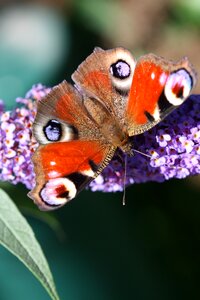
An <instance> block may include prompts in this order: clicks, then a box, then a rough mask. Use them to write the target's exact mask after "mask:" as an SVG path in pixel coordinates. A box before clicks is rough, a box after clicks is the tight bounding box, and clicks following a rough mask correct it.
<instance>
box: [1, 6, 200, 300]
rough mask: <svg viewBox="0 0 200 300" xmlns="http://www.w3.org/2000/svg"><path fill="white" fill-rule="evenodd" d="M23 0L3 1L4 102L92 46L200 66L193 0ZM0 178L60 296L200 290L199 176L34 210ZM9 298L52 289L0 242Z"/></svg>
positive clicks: (63, 71) (148, 295) (56, 78)
mask: <svg viewBox="0 0 200 300" xmlns="http://www.w3.org/2000/svg"><path fill="white" fill-rule="evenodd" d="M26 3H30V6H27V4H25V1H20V4H19V1H9V5H8V3H1V4H0V40H1V43H0V98H2V99H4V100H5V102H6V106H7V108H10V109H12V108H13V107H15V101H14V100H15V98H16V97H18V96H24V95H25V93H26V92H27V90H29V89H30V88H31V86H32V84H34V83H38V82H41V83H43V84H46V85H48V86H53V85H55V84H57V83H59V82H60V81H62V80H63V79H64V78H66V79H67V80H69V81H70V80H71V79H70V75H71V73H72V72H73V71H74V70H75V69H76V68H77V66H78V64H79V63H81V61H83V60H84V59H85V58H86V57H87V56H88V55H89V54H90V53H91V52H92V50H93V48H94V47H95V46H101V47H102V48H105V49H108V48H112V47H117V46H124V47H127V48H129V49H130V50H131V51H132V52H133V53H135V55H136V56H139V55H141V54H143V53H148V52H154V53H156V54H158V55H163V56H165V57H167V58H171V59H178V58H180V57H182V56H184V55H188V56H189V57H190V60H191V61H192V62H193V63H194V64H195V67H196V69H197V70H199V67H200V60H199V53H200V42H199V36H200V21H199V20H200V3H199V2H198V1H195V0H190V1H189V2H188V1H186V0H177V1H172V2H170V3H169V1H164V0H162V1H161V0H159V1H157V0H152V1H151V3H150V2H149V1H133V0H130V1H123V0H118V1H114V0H113V1H112V0H109V1H107V0H104V1H100V0H95V1H92V0H83V1H78V0H76V1H73V0H72V1H62V0H60V1H56V3H55V1H48V0H46V1H26ZM20 22H22V27H19V24H21V23H20ZM36 24H37V26H36ZM22 29H23V30H22ZM198 91H199V85H198V86H197V88H196V92H198ZM1 185H2V187H3V188H4V189H5V190H6V191H7V192H8V193H9V194H10V196H11V197H12V199H13V200H14V201H15V202H16V204H17V205H18V207H19V209H20V210H21V211H22V213H23V214H24V215H25V217H26V218H27V220H28V222H29V223H30V225H31V227H32V228H33V230H34V232H35V234H36V236H37V238H38V240H39V242H40V244H41V246H42V249H43V251H44V253H45V255H46V257H47V260H48V262H49V265H50V268H51V270H52V273H53V276H54V279H55V283H56V286H57V290H58V293H59V295H60V298H61V300H64V299H70V300H88V299H94V300H113V299H114V300H118V299H119V300H121V299H135V300H146V299H148V300H151V299H152V300H157V299H159V300H160V299H161V300H165V299H166V300H173V299H176V300H177V299H178V300H179V299H180V300H182V299H193V300H195V299H199V297H200V285H199V278H200V271H199V270H200V254H199V253H200V234H199V232H200V218H199V215H200V196H199V186H200V180H199V178H198V177H195V178H189V179H186V180H170V181H168V182H165V183H162V184H159V183H147V184H140V185H134V186H132V187H129V188H127V191H126V205H125V206H123V205H122V198H123V194H122V193H115V194H105V193H98V192H95V193H92V192H90V191H83V192H82V193H81V194H80V195H79V196H78V197H77V198H76V199H75V200H73V201H71V202H70V203H69V204H67V205H66V206H65V207H64V208H62V209H60V210H58V211H56V212H54V213H44V212H39V211H38V209H37V208H36V207H35V206H34V205H33V203H32V202H31V201H30V199H29V198H27V196H26V194H27V192H28V191H27V190H26V189H25V188H24V187H23V186H21V185H17V186H12V185H11V184H1ZM55 222H57V223H55ZM55 224H56V225H55ZM14 299H21V300H23V299H29V300H32V299H34V300H35V299H37V300H46V299H49V297H48V295H47V294H46V292H45V290H44V289H43V287H42V286H41V285H40V283H38V281H37V280H36V279H35V278H34V277H33V275H32V274H31V273H30V272H29V271H28V270H27V269H26V268H25V267H24V266H23V265H22V263H21V262H19V261H18V260H17V259H16V258H15V257H14V256H12V255H11V254H10V253H9V252H8V251H7V250H5V249H4V248H2V247H0V300H14Z"/></svg>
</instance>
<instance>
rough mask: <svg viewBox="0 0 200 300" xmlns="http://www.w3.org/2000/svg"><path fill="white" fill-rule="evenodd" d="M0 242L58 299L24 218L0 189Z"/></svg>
mask: <svg viewBox="0 0 200 300" xmlns="http://www.w3.org/2000/svg"><path fill="white" fill-rule="evenodd" d="M0 243H1V244H2V245H3V246H4V247H6V248H7V249H8V250H9V251H10V252H11V253H13V254H14V255H15V256H17V257H18V258H19V259H20V260H21V261H22V262H23V263H24V264H25V266H26V267H27V268H28V269H29V270H30V271H31V272H32V273H33V274H34V275H35V277H36V278H37V279H38V280H39V281H40V282H41V284H42V285H43V286H44V288H45V289H46V290H47V292H48V293H49V295H50V297H51V298H52V299H53V300H59V297H58V295H57V292H56V288H55V285H54V281H53V277H52V274H51V271H50V269H49V266H48V263H47V261H46V258H45V257H44V254H43V252H42V249H41V247H40V245H39V244H38V242H37V240H36V238H35V235H34V233H33V231H32V229H31V227H30V226H29V224H28V223H27V221H26V219H25V218H24V217H23V216H22V214H21V213H20V212H19V210H18V209H17V207H16V205H15V204H14V203H13V202H12V200H11V199H10V198H9V196H8V195H7V194H6V193H5V192H4V191H3V190H2V189H0Z"/></svg>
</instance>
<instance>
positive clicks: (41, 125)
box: [29, 48, 196, 210]
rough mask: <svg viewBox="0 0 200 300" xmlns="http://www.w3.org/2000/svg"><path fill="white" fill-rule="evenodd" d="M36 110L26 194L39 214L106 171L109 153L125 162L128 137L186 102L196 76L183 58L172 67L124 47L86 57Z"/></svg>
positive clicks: (74, 194)
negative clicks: (121, 154)
mask: <svg viewBox="0 0 200 300" xmlns="http://www.w3.org/2000/svg"><path fill="white" fill-rule="evenodd" d="M72 80H73V81H74V83H75V84H74V85H71V84H70V83H68V82H66V81H63V82H62V83H60V84H58V85H57V86H55V87H54V88H53V89H52V90H51V92H50V93H49V94H48V95H47V96H45V97H44V98H43V99H42V100H41V101H40V102H39V103H38V107H37V113H36V117H35V121H34V124H33V134H34V136H35V138H36V140H37V141H38V143H39V147H38V148H37V150H36V152H35V153H34V155H33V158H32V161H33V164H34V171H35V175H36V185H35V187H34V188H33V189H32V191H31V192H29V197H30V198H32V199H33V200H34V202H35V203H36V204H37V205H38V207H39V208H40V209H41V210H53V209H57V208H59V207H61V206H63V205H64V204H65V203H67V202H68V201H70V200H72V199H73V198H74V197H75V196H76V195H77V194H78V193H79V192H80V191H81V190H82V189H83V188H84V187H85V186H86V185H88V184H89V183H90V182H91V181H92V180H93V179H94V178H96V177H97V176H98V175H99V174H100V173H101V172H102V170H103V169H104V168H105V167H106V166H107V165H108V163H109V161H110V160H111V159H112V157H113V155H114V153H115V151H116V149H117V148H120V149H121V150H123V151H124V152H125V153H127V154H128V155H132V154H133V152H132V148H133V145H132V140H131V137H132V136H134V135H138V134H141V133H143V132H145V131H147V130H149V129H150V128H152V127H153V126H155V125H156V124H157V123H159V122H160V121H161V120H163V118H165V117H166V116H167V115H168V114H169V113H170V112H171V111H172V110H174V109H175V108H177V107H178V106H179V105H181V104H182V103H183V102H184V101H185V99H186V98H187V97H188V96H189V94H190V92H191V89H192V87H193V86H194V84H195V82H196V73H195V71H194V69H193V67H192V65H191V64H190V62H189V61H188V59H187V58H186V57H184V58H182V59H181V60H180V61H179V62H172V61H168V60H165V59H164V58H161V57H158V56H156V55H154V54H147V55H144V56H142V57H141V58H139V60H138V61H137V62H136V60H135V59H134V58H133V56H132V55H131V53H130V52H129V51H128V50H126V49H124V48H116V49H111V50H103V49H101V48H95V49H94V51H93V53H92V54H91V55H90V56H89V57H87V58H86V60H85V61H83V63H81V64H80V66H79V67H78V69H77V70H76V71H75V72H74V73H73V75H72Z"/></svg>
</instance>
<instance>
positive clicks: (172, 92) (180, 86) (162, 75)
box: [125, 54, 196, 136]
mask: <svg viewBox="0 0 200 300" xmlns="http://www.w3.org/2000/svg"><path fill="white" fill-rule="evenodd" d="M195 82H196V74H195V71H194V70H193V67H192V65H191V64H190V63H189V61H188V59H187V58H183V59H182V60H181V61H179V62H177V63H173V62H171V61H167V60H165V59H163V58H161V57H158V56H155V55H153V54H148V55H145V56H143V57H141V58H140V60H139V61H138V63H137V65H136V67H135V71H134V75H133V80H132V85H131V88H130V93H129V99H128V101H127V106H126V109H125V118H126V121H127V127H128V133H129V136H132V135H135V134H139V133H142V132H144V131H146V130H148V129H150V128H151V127H153V126H154V125H155V124H157V123H158V122H160V121H161V120H162V119H163V118H164V117H165V116H167V115H168V114H169V113H170V112H171V111H172V110H173V109H175V108H176V107H178V106H179V105H181V104H182V103H183V102H184V101H185V100H186V98H187V97H188V96H189V94H190V92H191V89H192V87H193V86H194V84H195Z"/></svg>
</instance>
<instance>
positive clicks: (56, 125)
mask: <svg viewBox="0 0 200 300" xmlns="http://www.w3.org/2000/svg"><path fill="white" fill-rule="evenodd" d="M43 131H44V134H45V136H46V138H47V140H48V141H51V142H57V141H59V140H60V139H61V136H62V127H61V124H60V122H58V121H57V120H49V122H48V123H47V124H46V126H45V127H44V128H43Z"/></svg>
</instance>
